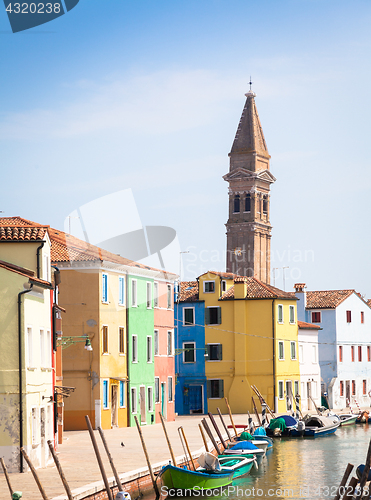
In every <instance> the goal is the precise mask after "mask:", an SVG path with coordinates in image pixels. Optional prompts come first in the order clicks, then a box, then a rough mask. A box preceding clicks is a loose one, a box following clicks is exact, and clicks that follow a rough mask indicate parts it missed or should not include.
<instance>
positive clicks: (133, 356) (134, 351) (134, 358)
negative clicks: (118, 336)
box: [131, 335, 138, 363]
mask: <svg viewBox="0 0 371 500" xmlns="http://www.w3.org/2000/svg"><path fill="white" fill-rule="evenodd" d="M134 338H135V343H134ZM134 347H135V348H134ZM131 362H132V363H138V335H132V336H131Z"/></svg>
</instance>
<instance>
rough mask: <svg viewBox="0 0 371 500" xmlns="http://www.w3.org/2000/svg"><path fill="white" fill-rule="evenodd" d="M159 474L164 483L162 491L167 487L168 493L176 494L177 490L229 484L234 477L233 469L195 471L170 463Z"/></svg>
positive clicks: (197, 489)
mask: <svg viewBox="0 0 371 500" xmlns="http://www.w3.org/2000/svg"><path fill="white" fill-rule="evenodd" d="M159 476H161V479H162V482H163V484H164V486H163V487H162V488H161V493H165V491H164V490H163V488H164V487H165V489H166V493H167V494H169V495H171V496H174V495H175V494H176V492H177V490H180V491H184V490H189V491H190V492H192V491H193V492H200V491H203V490H213V489H220V488H223V487H224V486H228V485H229V484H231V482H232V479H233V470H225V471H220V470H218V471H209V470H208V471H206V470H205V469H203V471H193V470H188V469H182V468H181V467H175V466H174V465H170V464H169V465H166V466H165V467H163V468H162V469H161V471H160V474H159ZM174 490H175V491H174Z"/></svg>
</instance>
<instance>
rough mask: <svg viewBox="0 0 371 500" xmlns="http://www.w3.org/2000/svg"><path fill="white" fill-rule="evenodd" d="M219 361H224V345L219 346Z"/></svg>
mask: <svg viewBox="0 0 371 500" xmlns="http://www.w3.org/2000/svg"><path fill="white" fill-rule="evenodd" d="M217 357H218V360H222V359H223V346H222V344H219V345H218V354H217Z"/></svg>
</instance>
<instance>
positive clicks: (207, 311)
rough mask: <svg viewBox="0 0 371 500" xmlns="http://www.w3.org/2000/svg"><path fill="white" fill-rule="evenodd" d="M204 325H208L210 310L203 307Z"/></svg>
mask: <svg viewBox="0 0 371 500" xmlns="http://www.w3.org/2000/svg"><path fill="white" fill-rule="evenodd" d="M205 325H210V310H209V308H206V309H205Z"/></svg>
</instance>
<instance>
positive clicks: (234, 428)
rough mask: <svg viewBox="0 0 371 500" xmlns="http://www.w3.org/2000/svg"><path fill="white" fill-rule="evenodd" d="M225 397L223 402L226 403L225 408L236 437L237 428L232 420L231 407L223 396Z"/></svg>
mask: <svg viewBox="0 0 371 500" xmlns="http://www.w3.org/2000/svg"><path fill="white" fill-rule="evenodd" d="M224 399H225V403H226V405H227V409H228V413H229V418H230V419H231V424H232V426H233V430H234V432H235V435H236V437H237V436H238V433H237V429H236V426H235V425H234V422H233V417H232V412H231V407H230V406H229V403H228V399H227V398H224Z"/></svg>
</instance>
